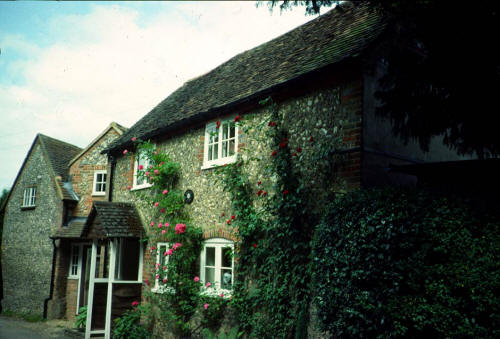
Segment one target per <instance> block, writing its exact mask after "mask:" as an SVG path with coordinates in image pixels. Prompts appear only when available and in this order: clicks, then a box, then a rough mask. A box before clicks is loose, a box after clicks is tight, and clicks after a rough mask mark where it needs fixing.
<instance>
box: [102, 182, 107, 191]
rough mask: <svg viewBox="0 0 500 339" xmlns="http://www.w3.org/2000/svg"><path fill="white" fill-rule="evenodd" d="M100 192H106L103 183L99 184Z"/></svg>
mask: <svg viewBox="0 0 500 339" xmlns="http://www.w3.org/2000/svg"><path fill="white" fill-rule="evenodd" d="M101 192H106V184H105V183H102V184H101Z"/></svg>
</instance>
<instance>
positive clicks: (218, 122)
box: [215, 120, 220, 129]
mask: <svg viewBox="0 0 500 339" xmlns="http://www.w3.org/2000/svg"><path fill="white" fill-rule="evenodd" d="M215 127H216V128H217V129H218V128H219V127H220V120H217V122H216V123H215Z"/></svg>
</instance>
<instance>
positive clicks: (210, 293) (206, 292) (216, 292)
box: [200, 287, 233, 299]
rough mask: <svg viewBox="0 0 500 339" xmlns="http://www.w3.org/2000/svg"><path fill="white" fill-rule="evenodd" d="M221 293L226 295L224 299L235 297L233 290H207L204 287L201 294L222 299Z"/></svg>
mask: <svg viewBox="0 0 500 339" xmlns="http://www.w3.org/2000/svg"><path fill="white" fill-rule="evenodd" d="M221 293H222V294H223V295H224V296H223V298H224V299H229V298H231V296H232V295H233V291H232V290H225V289H215V288H206V287H203V288H202V290H201V292H200V294H201V295H203V296H207V297H214V298H220V295H221Z"/></svg>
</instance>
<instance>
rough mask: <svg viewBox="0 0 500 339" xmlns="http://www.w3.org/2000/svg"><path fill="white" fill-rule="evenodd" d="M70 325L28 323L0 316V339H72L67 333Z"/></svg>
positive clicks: (47, 322)
mask: <svg viewBox="0 0 500 339" xmlns="http://www.w3.org/2000/svg"><path fill="white" fill-rule="evenodd" d="M69 325H70V324H69V323H67V322H64V321H61V320H51V321H43V322H34V323H31V322H27V321H24V320H22V319H17V318H11V317H2V316H0V339H63V338H71V337H72V336H71V335H68V333H67V332H66V331H65V328H66V326H69Z"/></svg>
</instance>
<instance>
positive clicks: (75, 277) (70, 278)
mask: <svg viewBox="0 0 500 339" xmlns="http://www.w3.org/2000/svg"><path fill="white" fill-rule="evenodd" d="M68 280H78V276H76V275H70V276H68Z"/></svg>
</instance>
